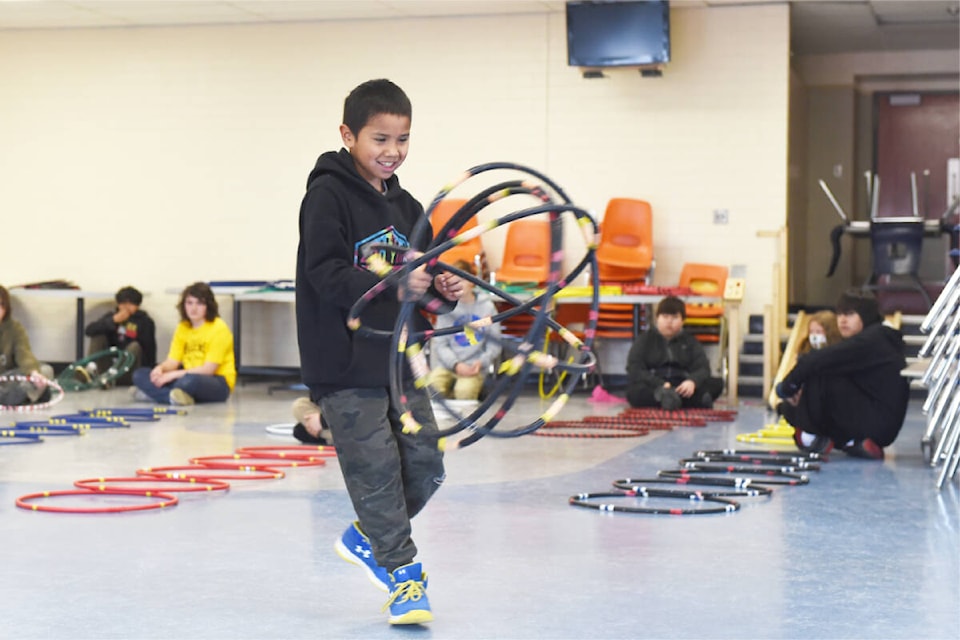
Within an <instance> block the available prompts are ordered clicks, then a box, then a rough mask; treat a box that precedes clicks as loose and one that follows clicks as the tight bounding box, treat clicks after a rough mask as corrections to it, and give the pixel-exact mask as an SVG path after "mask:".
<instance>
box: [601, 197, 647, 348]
mask: <svg viewBox="0 0 960 640" xmlns="http://www.w3.org/2000/svg"><path fill="white" fill-rule="evenodd" d="M655 264H656V263H655V261H654V258H653V210H652V209H651V207H650V203H649V202H646V201H645V200H635V199H633V198H611V199H610V201H609V202H608V203H607V209H606V211H605V212H604V214H603V221H602V222H601V227H600V240H599V242H598V243H597V266H598V272H597V275H598V276H599V278H600V282H601V284H604V283H616V284H624V283H630V282H642V283H644V284H650V283H651V282H652V281H653V270H654V266H655ZM637 313H640V314H641V317H640V318H634V315H635V314H637ZM643 314H644V309H643V307H634V306H633V305H629V304H601V305H600V316H599V318H598V323H597V337H598V338H618V339H626V340H632V339H633V337H634V327H635V326H639V325H642V324H644V319H643Z"/></svg>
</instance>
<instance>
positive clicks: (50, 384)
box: [0, 374, 65, 412]
mask: <svg viewBox="0 0 960 640" xmlns="http://www.w3.org/2000/svg"><path fill="white" fill-rule="evenodd" d="M4 382H29V383H31V384H33V381H32V380H30V378H29V377H28V376H22V375H18V374H14V375H0V384H2V383H4ZM47 388H48V389H50V399H49V400H47V401H46V402H37V403H35V404H14V405H4V404H0V411H18V412H24V411H42V410H43V409H49V408H50V407H52V406H53V405H55V404H57V403H58V402H60V401H61V400H63V396H64V395H65V394H64V392H63V388H62V387H61V386H60V384H59V383H58V382H57V381H56V380H47Z"/></svg>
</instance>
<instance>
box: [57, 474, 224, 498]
mask: <svg viewBox="0 0 960 640" xmlns="http://www.w3.org/2000/svg"><path fill="white" fill-rule="evenodd" d="M130 483H133V484H138V485H142V486H134V487H122V486H119V485H121V484H130ZM176 485H181V486H176ZM73 486H75V487H76V488H78V489H87V490H89V491H102V492H106V493H133V494H143V495H147V496H149V495H151V494H156V493H158V492H159V493H189V492H201V491H226V490H227V489H229V488H230V485H229V484H227V483H226V482H222V481H220V480H211V479H206V480H198V479H196V478H153V477H149V476H133V477H129V478H87V479H85V480H77V481H76V482H74V483H73Z"/></svg>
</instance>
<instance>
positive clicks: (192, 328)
mask: <svg viewBox="0 0 960 640" xmlns="http://www.w3.org/2000/svg"><path fill="white" fill-rule="evenodd" d="M177 310H178V311H179V312H180V318H181V322H180V324H178V325H177V329H176V331H174V333H173V340H172V341H171V342H170V352H169V353H168V354H167V359H166V360H164V361H163V362H161V363H160V364H158V365H157V366H155V367H153V368H152V369H150V368H147V367H142V368H140V369H137V370H136V371H134V372H133V383H134V384H135V385H136V390H137V391H138V392H139V393H137V394H136V395H135V396H134V397H136V398H137V399H140V400H147V401H149V400H153V401H154V402H159V403H161V404H175V405H190V404H193V403H194V402H223V401H224V400H226V399H227V398H229V397H230V392H231V391H233V385H234V384H235V383H236V381H237V369H236V366H235V364H234V356H233V333H232V332H231V331H230V327H228V326H227V323H226V322H224V321H223V319H222V318H221V317H220V312H219V307H218V306H217V300H216V298H215V297H214V296H213V291H212V290H211V289H210V286H209V285H208V284H206V283H204V282H195V283H193V284H191V285H190V286H188V287H187V288H186V289H184V290H183V293H181V294H180V302H179V303H178V304H177Z"/></svg>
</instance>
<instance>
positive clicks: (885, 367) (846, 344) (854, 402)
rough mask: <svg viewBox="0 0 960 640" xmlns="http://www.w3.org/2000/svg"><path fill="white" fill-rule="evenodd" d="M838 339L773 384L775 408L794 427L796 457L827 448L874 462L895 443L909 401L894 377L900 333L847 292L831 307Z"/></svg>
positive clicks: (863, 298)
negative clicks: (798, 453)
mask: <svg viewBox="0 0 960 640" xmlns="http://www.w3.org/2000/svg"><path fill="white" fill-rule="evenodd" d="M837 324H838V326H839V328H840V334H841V335H842V336H843V338H844V339H843V340H841V341H840V342H838V343H837V344H833V345H830V346H827V347H824V348H823V349H820V350H818V351H811V352H810V353H808V354H806V355H805V356H803V357H802V358H799V359H798V360H797V364H796V365H795V366H794V368H793V369H792V370H791V371H790V373H788V374H787V376H786V378H784V379H783V381H782V382H781V383H780V384H778V385H777V389H776V391H777V395H778V396H779V397H780V398H783V399H784V402H783V403H781V405H780V406H779V410H780V411H781V413H782V414H783V416H784V417H785V418H786V419H787V422H789V423H790V424H792V425H793V426H794V428H795V432H794V441H795V442H796V444H797V447H798V448H800V449H801V450H802V451H807V452H809V451H812V452H816V453H821V454H823V453H827V452H828V451H830V450H831V449H832V448H833V447H834V446H836V447H837V448H839V449H841V450H843V451H844V452H846V453H847V454H848V455H850V456H853V457H857V458H867V459H872V460H882V459H883V457H884V453H883V448H884V447H887V446H889V445H890V444H891V443H893V441H894V440H896V438H897V435H898V434H899V433H900V429H901V427H902V426H903V419H904V417H905V416H906V412H907V403H908V401H909V399H910V386H909V382H908V381H907V379H906V378H904V377H903V376H902V375H900V372H901V371H902V370H903V368H904V367H905V366H906V358H905V357H904V344H903V335H902V334H901V333H900V331H898V330H897V329H894V328H893V327H890V326H888V325H886V324H884V323H883V318H882V317H881V315H880V311H879V307H878V305H877V301H876V299H875V298H874V297H873V296H872V295H871V294H870V293H867V292H861V291H859V290H850V291H847V292H845V293H844V294H843V295H842V296H841V297H840V301H839V302H838V303H837Z"/></svg>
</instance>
